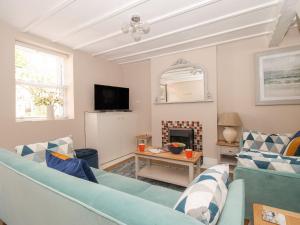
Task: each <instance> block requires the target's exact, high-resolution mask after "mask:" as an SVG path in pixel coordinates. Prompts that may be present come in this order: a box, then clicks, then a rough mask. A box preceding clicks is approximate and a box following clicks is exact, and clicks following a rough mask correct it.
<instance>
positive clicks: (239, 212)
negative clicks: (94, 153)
mask: <svg viewBox="0 0 300 225" xmlns="http://www.w3.org/2000/svg"><path fill="white" fill-rule="evenodd" d="M94 173H95V176H96V178H97V180H98V182H99V184H95V183H92V182H88V181H85V180H82V179H78V178H76V177H72V176H69V175H66V174H64V173H61V172H58V171H56V170H53V169H50V168H48V167H46V166H45V165H42V164H39V163H36V162H32V161H29V160H27V159H24V158H22V157H20V156H18V155H16V154H15V153H13V152H9V151H7V150H3V149H0V219H1V220H3V221H4V222H5V223H6V224H7V225H83V224H86V225H96V224H97V225H99V224H101V225H116V224H118V225H201V224H202V223H201V222H199V221H198V220H196V219H194V218H192V217H190V216H187V215H184V214H183V213H180V212H178V211H175V210H173V209H172V207H173V206H174V204H175V202H176V201H177V200H178V198H179V196H180V194H181V193H180V192H178V191H174V190H170V189H166V188H163V187H159V186H154V185H150V184H148V183H145V182H142V181H139V180H135V179H131V178H127V177H123V176H119V175H116V174H111V173H107V172H105V171H102V170H96V169H95V170H94ZM243 224H244V183H243V181H242V180H235V181H233V182H232V183H231V184H230V186H229V192H228V197H227V200H226V203H225V207H224V209H223V212H222V214H221V216H220V219H219V221H218V225H243Z"/></svg>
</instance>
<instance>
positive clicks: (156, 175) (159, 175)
mask: <svg viewBox="0 0 300 225" xmlns="http://www.w3.org/2000/svg"><path fill="white" fill-rule="evenodd" d="M201 158H202V152H196V151H194V152H193V157H192V158H190V159H187V158H186V156H185V154H184V152H182V153H181V154H178V155H176V154H173V153H171V152H162V153H152V152H149V151H147V149H146V150H145V151H144V152H139V151H136V152H135V171H136V178H138V177H146V178H150V179H154V180H159V181H164V182H167V183H171V184H176V185H180V186H184V187H187V186H188V185H189V184H190V183H191V182H192V181H193V179H194V175H195V168H194V167H199V168H200V163H201ZM140 159H145V160H146V162H147V164H146V166H145V167H144V168H141V169H140ZM151 160H155V161H158V162H165V163H170V164H174V165H181V166H186V167H188V170H185V169H178V168H175V167H170V166H164V165H159V163H157V164H152V163H151Z"/></svg>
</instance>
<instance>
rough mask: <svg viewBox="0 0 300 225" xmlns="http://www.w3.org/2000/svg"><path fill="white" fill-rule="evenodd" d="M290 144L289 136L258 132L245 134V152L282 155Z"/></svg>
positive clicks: (243, 148)
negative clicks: (255, 151)
mask: <svg viewBox="0 0 300 225" xmlns="http://www.w3.org/2000/svg"><path fill="white" fill-rule="evenodd" d="M289 142H290V136H289V135H280V134H270V135H267V134H264V133H260V132H256V131H248V132H243V147H242V150H243V151H250V150H257V151H261V152H275V153H282V152H283V151H284V149H285V148H286V146H287V145H288V143H289Z"/></svg>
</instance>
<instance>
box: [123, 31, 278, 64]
mask: <svg viewBox="0 0 300 225" xmlns="http://www.w3.org/2000/svg"><path fill="white" fill-rule="evenodd" d="M271 33H272V31H266V32H262V33H258V34H252V35H246V36H242V37H238V38H232V39H229V40H225V41H219V42H214V43H211V44H207V45H201V46H197V47H193V48H187V49H184V50H178V51H171V52H167V53H163V54H158V55H153V56H149V57H145V58H140V59H135V60H129V61H124V62H117V63H118V64H120V65H122V64H128V63H135V62H141V61H145V60H148V59H153V58H157V57H161V56H166V55H172V54H176V53H182V52H188V51H192V50H196V49H203V48H208V47H211V46H217V45H221V44H226V43H230V42H234V41H240V40H244V39H249V38H255V37H260V36H265V35H269V34H271Z"/></svg>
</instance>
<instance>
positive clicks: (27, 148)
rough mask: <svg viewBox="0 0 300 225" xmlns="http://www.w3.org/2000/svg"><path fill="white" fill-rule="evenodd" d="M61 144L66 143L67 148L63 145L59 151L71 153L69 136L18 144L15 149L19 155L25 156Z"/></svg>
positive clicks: (71, 143) (70, 138) (71, 147)
mask: <svg viewBox="0 0 300 225" xmlns="http://www.w3.org/2000/svg"><path fill="white" fill-rule="evenodd" d="M61 145H67V148H65V147H64V149H63V150H62V149H61V148H60V151H59V152H60V153H63V154H70V153H72V151H73V149H74V147H73V140H72V137H71V136H68V137H64V138H58V139H56V140H53V141H50V142H42V143H35V144H30V145H19V146H17V147H15V150H16V151H17V153H18V154H19V155H21V156H26V155H29V154H32V153H35V152H40V151H46V150H47V149H50V148H55V147H58V146H61Z"/></svg>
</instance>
